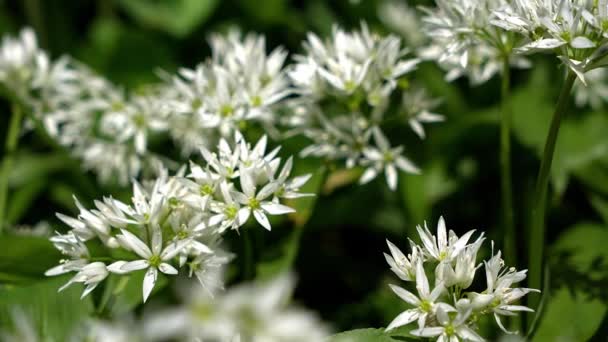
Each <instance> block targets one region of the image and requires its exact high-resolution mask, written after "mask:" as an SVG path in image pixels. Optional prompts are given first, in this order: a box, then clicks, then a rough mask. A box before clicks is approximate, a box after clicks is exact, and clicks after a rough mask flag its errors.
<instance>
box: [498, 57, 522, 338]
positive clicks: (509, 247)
mask: <svg viewBox="0 0 608 342" xmlns="http://www.w3.org/2000/svg"><path fill="white" fill-rule="evenodd" d="M509 56H510V53H506V54H505V55H504V58H503V65H502V79H501V87H500V96H501V99H500V101H501V117H500V189H501V199H502V227H503V229H504V234H505V235H504V251H505V258H506V260H507V262H508V263H509V264H510V265H517V248H516V245H515V235H516V233H515V223H514V221H515V220H514V211H513V178H512V176H511V116H512V108H511V63H510V58H509ZM520 327H521V319H520V317H519V316H515V317H513V319H512V320H511V329H512V330H519V328H520Z"/></svg>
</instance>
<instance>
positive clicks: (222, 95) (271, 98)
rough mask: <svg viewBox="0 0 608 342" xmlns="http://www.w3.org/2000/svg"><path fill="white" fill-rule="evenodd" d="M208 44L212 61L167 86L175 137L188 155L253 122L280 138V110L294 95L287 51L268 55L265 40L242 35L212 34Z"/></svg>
mask: <svg viewBox="0 0 608 342" xmlns="http://www.w3.org/2000/svg"><path fill="white" fill-rule="evenodd" d="M210 43H211V50H212V58H211V60H209V61H207V62H205V63H201V64H200V65H198V66H197V67H196V68H194V69H181V70H180V71H179V74H178V75H176V76H173V77H172V83H171V84H172V87H167V88H168V89H169V91H168V94H166V95H167V96H166V98H167V103H168V107H169V108H170V111H171V113H172V115H171V116H170V118H169V120H170V121H171V128H170V133H171V136H172V138H173V139H174V140H176V141H177V142H178V144H179V145H180V146H181V148H182V151H183V153H184V154H186V155H189V154H190V153H192V152H193V151H196V150H198V147H199V146H201V145H202V146H208V145H209V144H210V143H211V144H213V143H214V142H215V141H217V137H218V136H219V137H226V136H229V135H232V134H233V132H234V131H236V130H243V129H246V128H247V127H248V126H250V125H251V124H252V123H257V124H259V125H261V126H262V127H263V128H264V130H265V131H266V132H267V133H268V134H272V135H273V136H277V135H278V133H277V129H276V128H275V122H276V111H277V109H278V105H280V104H281V102H282V100H284V99H285V98H286V97H287V96H289V95H290V94H291V87H290V83H289V79H288V78H287V75H286V73H285V71H284V68H283V66H284V64H285V60H286V58H287V51H285V50H284V49H283V48H281V47H277V48H275V49H274V50H273V51H272V52H271V53H270V54H267V53H266V42H265V39H264V37H263V36H259V35H254V34H249V35H246V36H244V37H241V34H240V33H239V32H238V31H231V32H230V33H229V34H227V35H212V36H211V38H210ZM214 139H215V141H214Z"/></svg>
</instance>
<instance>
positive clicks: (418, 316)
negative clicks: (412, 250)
mask: <svg viewBox="0 0 608 342" xmlns="http://www.w3.org/2000/svg"><path fill="white" fill-rule="evenodd" d="M389 286H390V287H391V289H392V290H393V292H395V294H397V296H399V297H400V298H401V299H403V300H404V301H406V302H407V303H409V304H411V305H413V306H414V308H413V309H409V310H405V311H404V312H402V313H400V314H399V315H398V316H397V317H396V318H395V319H394V320H393V321H392V322H391V323H390V324H389V325H388V327H387V328H386V330H391V329H395V328H398V327H401V326H404V325H407V324H410V323H412V322H414V321H416V320H418V328H419V329H423V328H424V327H425V325H426V320H427V318H428V317H429V315H433V314H434V313H435V310H436V308H437V306H440V304H441V303H435V302H436V301H437V299H438V298H439V296H441V294H443V292H444V290H445V287H444V286H443V283H441V282H439V283H437V284H435V288H433V290H432V291H431V290H430V288H429V280H428V278H427V277H426V274H425V273H424V267H423V266H422V261H421V260H419V261H418V263H417V264H416V289H417V290H418V296H416V295H414V294H413V293H411V292H410V291H408V290H406V289H404V288H401V287H399V286H396V285H392V284H391V285H389Z"/></svg>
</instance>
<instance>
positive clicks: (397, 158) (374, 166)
mask: <svg viewBox="0 0 608 342" xmlns="http://www.w3.org/2000/svg"><path fill="white" fill-rule="evenodd" d="M372 132H373V136H374V141H375V142H376V145H378V148H377V149H376V148H367V149H364V150H363V154H364V156H365V158H366V160H367V161H369V163H370V166H369V167H368V168H367V169H366V170H365V172H364V173H363V175H362V176H361V179H360V180H359V183H360V184H365V183H368V182H369V181H371V180H372V179H374V178H376V176H377V175H378V173H379V172H380V171H382V170H383V169H384V173H385V175H386V182H387V183H388V187H389V188H390V189H391V190H395V189H396V188H397V177H398V174H397V170H401V171H404V172H408V173H414V174H416V173H419V172H420V170H419V169H418V168H417V167H416V166H415V165H414V164H412V162H410V161H409V160H408V159H407V158H405V157H403V156H402V155H401V151H402V150H403V147H401V146H399V147H396V148H391V146H390V144H389V142H388V140H387V139H386V137H385V136H384V134H382V131H380V128H378V127H374V128H372Z"/></svg>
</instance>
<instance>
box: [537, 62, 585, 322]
mask: <svg viewBox="0 0 608 342" xmlns="http://www.w3.org/2000/svg"><path fill="white" fill-rule="evenodd" d="M575 80H576V75H575V74H574V72H572V71H569V72H568V76H566V81H565V82H564V85H563V86H562V90H561V93H560V94H559V99H558V101H557V106H556V108H555V112H554V113H553V119H552V120H551V127H550V128H549V134H548V135H547V140H546V142H545V151H544V153H543V158H542V160H541V163H540V170H539V172H538V178H537V181H536V191H535V195H536V198H535V207H534V209H533V211H532V226H531V231H530V245H529V247H528V250H529V251H530V252H529V253H530V255H529V260H528V272H529V273H528V274H529V283H528V284H529V287H531V288H535V289H540V288H542V280H543V279H542V275H543V259H544V254H543V253H544V251H543V249H544V244H545V222H544V221H545V210H546V203H547V188H548V185H549V175H550V172H551V163H552V161H553V153H554V152H555V143H556V142H557V135H558V133H559V127H560V123H561V120H562V116H563V115H564V114H565V112H566V109H567V106H568V100H569V98H570V91H571V89H572V86H573V85H574V81H575ZM538 302H539V298H538V296H532V297H530V299H529V302H528V304H529V306H530V307H531V308H532V309H536V307H537V305H538ZM531 317H532V315H531V316H530V319H531Z"/></svg>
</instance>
